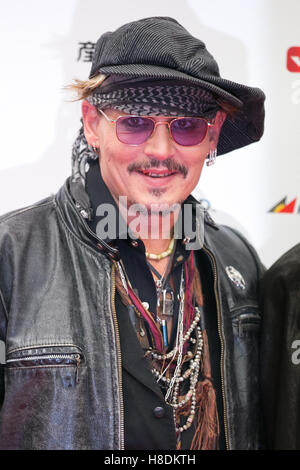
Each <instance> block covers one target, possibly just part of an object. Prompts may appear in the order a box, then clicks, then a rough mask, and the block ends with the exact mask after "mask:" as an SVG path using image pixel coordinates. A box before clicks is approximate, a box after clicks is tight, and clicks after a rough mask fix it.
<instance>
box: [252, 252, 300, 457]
mask: <svg viewBox="0 0 300 470" xmlns="http://www.w3.org/2000/svg"><path fill="white" fill-rule="evenodd" d="M299 254H300V244H298V245H296V246H294V247H293V248H291V249H290V250H289V251H288V252H287V253H285V254H284V255H282V256H281V258H280V259H279V260H278V261H276V263H274V264H273V266H271V268H270V269H269V270H268V271H267V272H266V275H265V276H264V279H263V283H262V292H263V305H264V321H263V323H262V354H261V370H262V390H263V394H262V403H263V410H264V422H265V426H264V427H265V431H266V438H267V445H268V448H269V449H289V450H295V449H300V417H299V411H298V410H299V384H300V374H299V371H300V334H299V322H300V307H299V306H300V291H299V282H300V274H299V273H300V270H299Z"/></svg>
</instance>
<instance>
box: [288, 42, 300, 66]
mask: <svg viewBox="0 0 300 470" xmlns="http://www.w3.org/2000/svg"><path fill="white" fill-rule="evenodd" d="M286 66H287V69H288V70H289V71H290V72H300V47H290V48H289V49H288V51H287V61H286Z"/></svg>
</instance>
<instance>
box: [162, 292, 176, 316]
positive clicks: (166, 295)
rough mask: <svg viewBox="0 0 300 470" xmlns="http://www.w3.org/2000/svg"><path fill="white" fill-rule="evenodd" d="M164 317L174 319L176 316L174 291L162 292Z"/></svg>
mask: <svg viewBox="0 0 300 470" xmlns="http://www.w3.org/2000/svg"><path fill="white" fill-rule="evenodd" d="M161 304H162V315H167V316H169V317H172V316H173V314H174V294H173V291H170V290H166V289H164V290H163V291H162V292H161Z"/></svg>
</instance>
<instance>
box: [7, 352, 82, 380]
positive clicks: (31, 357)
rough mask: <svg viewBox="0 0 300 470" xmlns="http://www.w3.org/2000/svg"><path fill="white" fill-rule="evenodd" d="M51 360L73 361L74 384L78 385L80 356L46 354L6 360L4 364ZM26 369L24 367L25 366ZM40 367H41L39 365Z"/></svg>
mask: <svg viewBox="0 0 300 470" xmlns="http://www.w3.org/2000/svg"><path fill="white" fill-rule="evenodd" d="M43 359H44V360H51V359H73V360H74V361H76V375H75V382H76V383H78V382H79V381H78V369H79V365H80V363H81V357H80V354H72V353H70V354H48V355H44V356H43V355H40V356H24V357H16V358H14V359H7V360H6V364H9V363H12V362H23V361H39V360H43ZM48 366H50V367H51V366H54V367H55V366H56V367H57V366H68V364H48ZM25 367H26V366H25ZM40 367H43V365H42V364H41V366H40Z"/></svg>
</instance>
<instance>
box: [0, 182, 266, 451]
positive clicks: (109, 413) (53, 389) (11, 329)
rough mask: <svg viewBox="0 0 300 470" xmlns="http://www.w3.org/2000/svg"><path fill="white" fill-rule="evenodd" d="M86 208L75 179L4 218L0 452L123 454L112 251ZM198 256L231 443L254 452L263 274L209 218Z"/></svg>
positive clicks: (0, 229)
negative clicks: (208, 274) (205, 262)
mask: <svg viewBox="0 0 300 470" xmlns="http://www.w3.org/2000/svg"><path fill="white" fill-rule="evenodd" d="M74 201H75V202H74ZM88 209H89V207H88V198H87V195H86V193H85V192H84V190H83V186H82V185H81V183H72V182H70V180H67V182H66V183H65V185H64V186H63V187H62V188H61V189H60V191H59V192H58V194H57V195H56V196H53V197H51V198H48V199H45V200H43V201H41V202H39V203H37V204H35V205H33V206H31V207H28V208H25V209H21V210H18V211H15V212H12V213H10V214H7V215H5V216H3V217H1V218H0V328H1V329H0V334H1V336H0V338H1V339H3V340H4V341H5V342H6V365H5V366H4V376H5V390H4V392H3V403H2V407H1V414H0V448H1V449H107V450H110V449H122V448H123V447H124V416H123V415H124V412H123V396H122V374H121V361H122V357H121V352H120V341H119V333H118V324H117V318H116V311H115V302H114V299H115V278H114V272H113V269H112V263H111V259H112V258H114V257H115V256H116V255H117V253H116V251H115V249H114V248H112V247H110V246H109V245H108V244H106V243H105V242H103V241H101V240H99V239H97V237H96V235H95V234H94V233H93V232H92V231H91V230H90V229H89V228H88V225H87V223H86V221H85V217H86V216H87V215H88ZM203 250H204V252H205V254H206V256H208V258H209V260H210V262H211V266H212V269H213V273H214V291H215V295H216V304H217V314H218V331H219V335H220V341H221V349H222V353H221V379H222V393H223V402H224V410H225V411H224V421H225V434H226V443H227V448H228V449H257V448H260V447H261V438H260V408H259V401H260V400H259V383H258V377H259V372H258V370H259V346H258V343H259V328H260V320H261V315H260V311H259V308H258V288H259V279H260V278H261V275H262V272H263V267H262V265H261V264H260V262H259V260H258V258H257V256H256V254H255V252H254V250H253V249H252V248H251V246H250V245H249V244H248V243H247V242H246V241H245V240H244V239H243V238H242V237H241V236H240V235H238V234H236V233H235V232H234V231H233V230H231V229H229V228H226V227H217V226H216V225H215V224H214V222H213V221H212V220H211V219H210V217H209V216H208V215H207V216H206V223H205V245H204V247H203ZM228 266H233V267H234V268H235V269H236V270H237V271H239V272H240V273H241V274H242V276H243V278H244V281H245V286H244V287H245V288H242V287H240V286H237V285H235V284H234V282H232V280H230V278H229V276H228V275H227V274H226V270H225V268H226V267H228ZM2 385H3V384H2Z"/></svg>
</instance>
